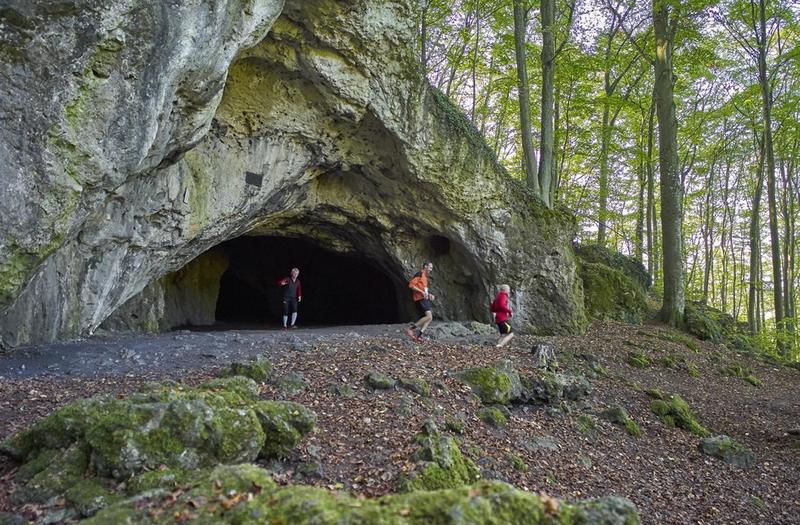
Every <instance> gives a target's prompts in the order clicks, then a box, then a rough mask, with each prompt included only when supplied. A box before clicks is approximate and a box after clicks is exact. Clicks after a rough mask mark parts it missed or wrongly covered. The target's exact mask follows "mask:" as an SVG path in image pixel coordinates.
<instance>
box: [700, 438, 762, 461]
mask: <svg viewBox="0 0 800 525" xmlns="http://www.w3.org/2000/svg"><path fill="white" fill-rule="evenodd" d="M700 450H701V451H702V452H703V454H708V455H709V456H714V457H716V458H719V459H721V460H722V461H724V462H725V463H728V464H729V465H734V466H736V467H739V468H750V467H752V466H753V465H755V463H756V456H755V454H753V451H752V450H750V449H749V448H747V447H745V446H744V445H742V444H740V443H739V442H737V441H735V440H734V439H732V438H730V437H728V436H724V435H719V436H714V437H708V438H704V439H702V440H701V441H700Z"/></svg>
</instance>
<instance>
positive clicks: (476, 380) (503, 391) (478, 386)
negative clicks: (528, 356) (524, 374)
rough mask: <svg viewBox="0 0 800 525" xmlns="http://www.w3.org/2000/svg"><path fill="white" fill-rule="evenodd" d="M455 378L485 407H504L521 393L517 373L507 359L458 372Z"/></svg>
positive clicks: (520, 384)
mask: <svg viewBox="0 0 800 525" xmlns="http://www.w3.org/2000/svg"><path fill="white" fill-rule="evenodd" d="M456 377H457V378H458V379H461V380H462V381H464V382H465V383H467V384H468V385H469V386H470V388H472V390H473V391H474V392H475V394H477V395H478V397H480V398H481V401H483V403H484V404H486V405H505V404H508V403H509V402H511V401H512V400H514V399H517V398H518V397H519V396H520V394H521V393H522V383H521V381H520V377H519V372H517V370H516V368H514V365H513V363H511V361H508V360H507V359H502V360H500V361H497V362H496V363H494V364H493V365H491V366H486V367H482V368H471V369H469V370H464V371H462V372H458V373H457V374H456Z"/></svg>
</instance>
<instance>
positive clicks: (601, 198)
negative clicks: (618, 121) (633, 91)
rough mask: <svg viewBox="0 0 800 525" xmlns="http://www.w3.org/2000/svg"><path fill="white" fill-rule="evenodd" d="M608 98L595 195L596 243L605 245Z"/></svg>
mask: <svg viewBox="0 0 800 525" xmlns="http://www.w3.org/2000/svg"><path fill="white" fill-rule="evenodd" d="M608 75H609V73H608V71H606V89H608ZM609 104H610V102H609V99H608V96H606V97H605V98H604V99H603V128H602V129H601V130H600V180H599V181H598V184H597V186H598V196H597V244H599V245H600V246H605V245H606V223H607V221H608V142H609V140H610V135H611V130H610V129H609V123H608V122H609V118H610V112H611V108H610V107H609Z"/></svg>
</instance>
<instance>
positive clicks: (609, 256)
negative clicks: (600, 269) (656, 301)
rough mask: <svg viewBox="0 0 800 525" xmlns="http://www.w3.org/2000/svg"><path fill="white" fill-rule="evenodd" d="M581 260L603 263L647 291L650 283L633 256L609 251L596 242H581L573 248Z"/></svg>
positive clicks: (642, 267)
mask: <svg viewBox="0 0 800 525" xmlns="http://www.w3.org/2000/svg"><path fill="white" fill-rule="evenodd" d="M575 255H577V256H578V259H580V261H581V262H584V263H597V264H603V265H605V266H608V267H610V268H613V269H615V270H617V271H619V272H622V273H623V274H625V276H626V277H628V279H630V280H631V281H633V283H634V284H635V285H636V286H638V287H639V288H641V290H642V291H643V292H647V291H648V290H649V289H650V285H651V284H652V282H651V279H650V275H649V274H648V273H647V269H646V268H645V267H644V265H643V264H642V263H641V262H639V261H638V260H636V258H634V257H630V256H628V255H624V254H622V253H619V252H615V251H611V250H609V249H608V248H604V247H602V246H600V245H598V244H581V245H579V246H577V247H576V248H575Z"/></svg>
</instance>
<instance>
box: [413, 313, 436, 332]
mask: <svg viewBox="0 0 800 525" xmlns="http://www.w3.org/2000/svg"><path fill="white" fill-rule="evenodd" d="M431 321H433V312H432V311H431V310H428V311H426V312H425V316H424V317H423V318H422V319H420V320H419V321H417V329H418V330H419V333H420V334H422V333H423V332H425V329H426V328H428V325H429V324H431Z"/></svg>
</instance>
